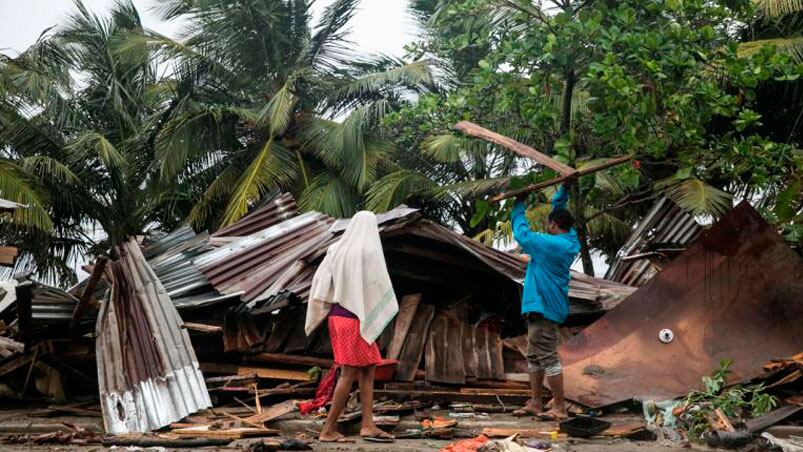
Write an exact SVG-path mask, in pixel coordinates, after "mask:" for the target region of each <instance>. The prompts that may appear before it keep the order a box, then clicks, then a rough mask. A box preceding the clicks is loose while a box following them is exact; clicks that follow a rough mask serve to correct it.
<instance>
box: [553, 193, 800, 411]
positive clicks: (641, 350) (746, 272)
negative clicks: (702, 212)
mask: <svg viewBox="0 0 803 452" xmlns="http://www.w3.org/2000/svg"><path fill="white" fill-rule="evenodd" d="M801 318H803V265H802V264H801V260H800V257H799V256H797V255H796V254H795V252H794V251H793V250H792V249H791V248H790V247H789V245H788V244H787V243H786V242H785V241H784V240H783V238H782V237H781V236H780V235H778V233H777V231H776V230H775V229H774V228H773V227H772V226H771V225H769V224H767V223H766V222H765V221H764V220H763V219H762V218H761V215H759V213H758V212H756V211H755V209H753V208H752V207H751V206H750V205H749V204H748V203H746V202H744V203H742V204H740V205H739V206H737V207H736V208H734V209H733V210H732V211H731V212H730V213H729V214H728V215H726V216H725V217H724V218H723V219H722V220H721V221H720V222H719V223H717V224H716V225H714V226H713V227H712V228H711V229H709V230H707V231H705V232H704V233H703V234H702V236H701V237H700V239H699V240H697V241H696V242H695V243H693V244H692V245H690V246H689V247H688V248H687V249H686V251H684V252H683V253H682V254H681V255H680V256H679V257H677V258H676V259H675V260H673V261H672V262H671V263H669V264H668V265H667V266H666V267H665V268H664V269H663V270H662V271H661V272H660V273H659V274H658V275H657V276H656V277H655V278H653V279H652V280H651V281H650V282H649V283H647V284H646V285H645V286H644V287H642V288H640V289H639V290H638V291H636V292H635V293H634V294H633V295H632V296H631V297H630V298H628V299H627V300H625V301H624V302H623V303H622V304H620V305H619V306H617V307H616V308H615V309H613V310H612V311H610V312H608V313H607V314H605V315H604V316H603V317H602V318H601V319H599V320H597V321H596V322H595V323H594V324H592V325H591V326H589V327H588V328H586V329H584V330H583V331H582V332H581V333H579V334H578V335H576V336H574V338H572V339H571V340H570V341H568V342H567V343H566V344H565V345H564V346H563V347H561V349H560V354H561V357H562V358H563V361H564V362H563V364H564V366H563V369H564V378H565V381H566V397H567V398H569V399H571V400H575V401H577V402H579V403H582V404H584V405H587V406H591V407H595V408H596V407H600V406H605V405H609V404H613V403H617V402H621V401H625V400H629V399H632V398H638V399H653V400H666V399H671V398H675V397H677V396H680V395H683V394H686V393H688V391H689V390H691V389H697V388H699V387H700V379H701V377H703V376H704V375H708V374H710V373H711V372H712V371H713V370H714V369H716V368H717V367H718V366H719V362H720V360H722V359H732V360H733V363H732V365H731V366H730V370H731V372H732V373H731V374H729V375H728V382H729V383H736V382H740V381H744V380H748V379H751V378H754V377H758V376H760V375H762V374H763V373H764V371H763V366H764V364H766V363H767V362H769V360H771V359H774V358H778V357H783V356H792V355H794V354H796V353H798V352H800V347H801V344H803V328H801V327H800V319H801ZM664 328H667V329H670V330H672V332H673V333H674V339H673V340H672V341H671V342H669V343H663V342H662V341H661V340H659V337H658V334H659V332H660V331H661V330H662V329H664Z"/></svg>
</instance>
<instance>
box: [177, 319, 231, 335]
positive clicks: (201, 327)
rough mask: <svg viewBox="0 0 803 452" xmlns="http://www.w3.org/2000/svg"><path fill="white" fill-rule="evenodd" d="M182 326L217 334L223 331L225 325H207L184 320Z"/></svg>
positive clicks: (191, 329) (186, 328)
mask: <svg viewBox="0 0 803 452" xmlns="http://www.w3.org/2000/svg"><path fill="white" fill-rule="evenodd" d="M181 327H182V328H184V329H185V330H189V331H197V332H199V333H207V334H217V333H222V332H223V327H222V326H218V325H207V324H205V323H195V322H184V323H182V324H181Z"/></svg>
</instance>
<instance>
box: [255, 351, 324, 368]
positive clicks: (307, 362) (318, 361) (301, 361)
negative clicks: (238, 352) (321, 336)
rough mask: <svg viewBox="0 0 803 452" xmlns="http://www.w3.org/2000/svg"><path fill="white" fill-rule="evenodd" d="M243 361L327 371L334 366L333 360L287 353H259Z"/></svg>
mask: <svg viewBox="0 0 803 452" xmlns="http://www.w3.org/2000/svg"><path fill="white" fill-rule="evenodd" d="M243 361H254V362H259V363H280V364H289V365H294V366H309V367H321V368H327V369H328V368H330V367H332V366H333V365H334V361H332V360H331V359H324V358H315V357H312V356H303V355H289V354H286V353H257V354H255V355H246V356H244V357H243Z"/></svg>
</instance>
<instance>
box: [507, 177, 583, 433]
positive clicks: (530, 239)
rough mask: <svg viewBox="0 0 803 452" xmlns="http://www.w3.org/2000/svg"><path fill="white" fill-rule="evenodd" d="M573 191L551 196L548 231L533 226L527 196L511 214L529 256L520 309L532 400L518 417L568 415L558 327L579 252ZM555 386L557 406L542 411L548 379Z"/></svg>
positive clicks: (566, 311) (566, 307) (565, 310)
mask: <svg viewBox="0 0 803 452" xmlns="http://www.w3.org/2000/svg"><path fill="white" fill-rule="evenodd" d="M568 200H569V194H568V191H567V189H566V187H565V186H563V185H562V186H561V187H560V188H559V189H558V191H557V192H556V193H555V196H554V197H553V198H552V211H551V212H550V214H549V219H548V221H547V232H546V233H540V232H535V231H533V230H532V229H530V224H529V223H528V222H527V217H526V216H525V206H524V202H523V199H517V200H516V205H515V206H514V207H513V212H512V213H511V222H512V223H513V237H514V238H515V239H516V241H517V242H518V244H519V246H520V247H521V249H522V250H523V251H524V252H525V253H527V254H528V255H529V256H530V263H529V264H528V265H527V274H526V276H525V278H524V293H523V294H522V298H521V313H522V315H523V316H524V317H525V319H526V323H527V367H528V370H529V373H530V387H531V388H532V391H533V398H532V400H531V401H530V402H529V403H528V404H527V406H525V407H524V408H523V409H522V410H519V411H518V412H517V413H514V414H518V415H526V414H534V415H537V416H539V417H543V418H548V419H564V418H566V416H567V414H566V402H565V401H564V398H563V373H562V368H561V365H560V357H559V356H558V340H559V331H558V327H559V325H560V324H562V323H563V322H564V321H565V320H566V316H567V315H568V314H569V279H570V278H571V275H570V273H569V268H570V267H571V265H572V263H573V262H574V259H575V258H576V257H577V254H578V253H579V252H580V242H579V240H578V239H577V232H576V231H575V230H574V218H572V215H571V214H570V213H569V211H568V210H567V209H566V203H567V202H568ZM545 376H546V378H547V380H548V382H549V388H550V389H551V390H552V408H551V409H550V410H549V411H548V412H543V405H542V404H543V388H544V377H545Z"/></svg>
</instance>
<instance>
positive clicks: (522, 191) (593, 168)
mask: <svg viewBox="0 0 803 452" xmlns="http://www.w3.org/2000/svg"><path fill="white" fill-rule="evenodd" d="M630 160H631V157H630V156H629V155H624V156H621V157H616V158H612V159H610V160H606V161H604V162H602V163H598V164H596V165H588V166H586V167H583V168H581V169H580V170H578V171H577V172H575V173H574V174H570V175H567V176H559V177H556V178H554V179H550V180H547V181H544V182H539V183H537V184H531V185H528V186H526V187H522V188H519V189H517V190H510V191H507V192H503V193H499V194H498V195H494V196H492V197H491V199H490V201H491V202H499V201H503V200H505V199H508V198H513V197H516V196H519V195H526V194H528V193H532V192H534V191H539V190H543V189H545V188H547V187H551V186H553V185H558V184H562V183H564V182H567V181H570V180H572V179H576V178H578V177H582V176H587V175H589V174H593V173H596V172H597V171H602V170H604V169H608V168H611V167H614V166H617V165H621V164H622V163H625V162H629V161H630Z"/></svg>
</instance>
